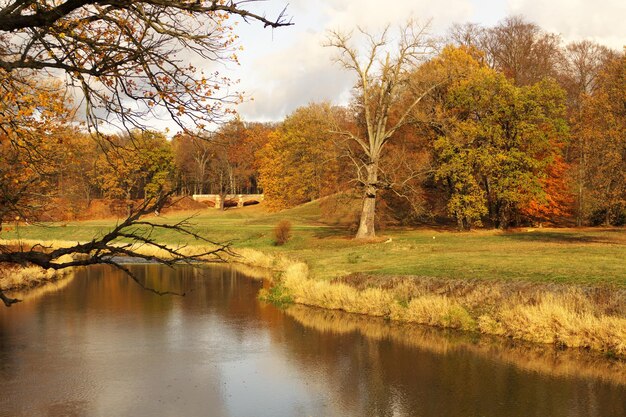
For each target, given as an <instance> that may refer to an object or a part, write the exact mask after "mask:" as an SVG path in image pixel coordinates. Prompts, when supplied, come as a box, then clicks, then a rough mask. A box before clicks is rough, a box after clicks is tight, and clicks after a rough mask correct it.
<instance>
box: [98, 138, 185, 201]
mask: <svg viewBox="0 0 626 417" xmlns="http://www.w3.org/2000/svg"><path fill="white" fill-rule="evenodd" d="M106 143H107V144H110V148H108V149H106V150H105V152H101V153H100V155H99V156H98V159H97V161H96V181H97V184H98V186H99V187H100V189H101V191H102V193H103V195H104V196H105V197H108V198H117V199H125V200H131V199H143V198H149V197H152V196H155V195H157V194H158V193H159V192H167V191H169V190H171V189H172V180H173V177H174V154H173V153H172V148H171V146H170V144H169V143H168V142H167V140H166V138H165V136H164V135H163V133H159V132H154V131H150V130H144V131H132V132H130V134H128V135H120V136H115V137H110V138H108V140H107V142H106Z"/></svg>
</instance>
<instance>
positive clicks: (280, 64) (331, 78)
mask: <svg viewBox="0 0 626 417" xmlns="http://www.w3.org/2000/svg"><path fill="white" fill-rule="evenodd" d="M323 39H324V38H323V36H322V35H321V34H313V33H303V34H301V35H300V36H298V40H297V41H296V42H295V43H294V44H293V45H291V46H289V47H287V48H284V49H281V50H279V51H276V52H274V53H272V54H269V55H266V56H263V57H260V58H258V59H257V60H256V62H255V63H254V67H255V68H254V71H246V74H247V77H248V78H244V79H243V81H242V84H241V87H243V88H244V90H245V91H246V94H247V95H250V96H252V97H253V98H254V101H251V102H247V103H244V104H243V105H241V106H240V108H239V112H240V113H241V114H242V115H243V116H244V118H245V119H250V120H264V121H268V120H278V119H282V118H283V117H285V116H286V115H287V114H289V113H291V112H292V111H293V110H295V109H296V108H297V107H300V106H304V105H306V104H308V103H310V102H313V101H324V100H328V101H331V102H333V103H336V104H343V102H345V100H346V92H347V90H349V89H350V88H351V86H352V84H353V77H352V75H351V74H350V73H348V72H346V71H343V70H342V69H341V68H340V67H339V66H336V65H333V63H332V54H333V52H334V51H332V50H330V49H328V48H324V47H323V46H322V42H323Z"/></svg>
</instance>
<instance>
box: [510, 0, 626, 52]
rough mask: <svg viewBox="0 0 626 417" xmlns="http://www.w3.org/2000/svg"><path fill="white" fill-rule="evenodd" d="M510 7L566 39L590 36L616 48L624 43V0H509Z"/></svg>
mask: <svg viewBox="0 0 626 417" xmlns="http://www.w3.org/2000/svg"><path fill="white" fill-rule="evenodd" d="M509 7H510V11H511V13H514V14H522V15H524V16H526V17H527V18H529V19H530V20H532V21H533V22H535V23H537V24H538V25H539V26H541V27H542V28H543V29H545V30H547V31H550V32H556V33H560V34H561V35H562V36H563V38H564V39H565V40H566V41H574V40H581V39H591V40H595V41H596V42H599V43H602V44H605V45H607V46H610V47H612V48H616V49H618V50H621V49H622V47H624V45H626V25H624V18H625V17H626V1H624V0H595V1H590V0H550V1H545V0H509Z"/></svg>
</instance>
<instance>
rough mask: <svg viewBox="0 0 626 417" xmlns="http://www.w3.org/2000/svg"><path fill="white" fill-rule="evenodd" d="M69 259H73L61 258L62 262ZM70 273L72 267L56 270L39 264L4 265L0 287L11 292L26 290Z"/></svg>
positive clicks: (0, 272) (0, 274) (1, 271)
mask: <svg viewBox="0 0 626 417" xmlns="http://www.w3.org/2000/svg"><path fill="white" fill-rule="evenodd" d="M69 260H71V258H70V257H69V256H66V257H65V258H64V259H60V261H61V262H63V261H69ZM69 274H71V270H70V269H62V270H58V271H55V270H53V269H47V270H46V269H43V268H40V267H38V266H13V265H11V266H4V267H2V268H0V288H2V289H3V290H5V291H8V292H11V293H15V292H24V291H26V290H30V289H33V288H36V287H39V286H41V285H43V284H46V283H49V282H54V281H58V280H60V279H61V278H64V277H66V276H68V275H69Z"/></svg>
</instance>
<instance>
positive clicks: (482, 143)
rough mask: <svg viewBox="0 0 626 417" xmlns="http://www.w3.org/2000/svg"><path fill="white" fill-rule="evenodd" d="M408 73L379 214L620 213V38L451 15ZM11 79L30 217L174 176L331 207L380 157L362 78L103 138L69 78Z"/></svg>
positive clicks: (542, 218) (624, 212)
mask: <svg viewBox="0 0 626 417" xmlns="http://www.w3.org/2000/svg"><path fill="white" fill-rule="evenodd" d="M403 70H405V69H403ZM406 75H407V77H406V79H407V80H410V82H406V83H405V84H403V85H400V87H399V88H398V89H396V90H394V93H393V94H394V95H395V96H394V102H395V103H398V104H399V105H396V106H395V107H393V108H390V109H389V110H390V111H389V113H388V116H386V118H388V119H389V121H391V122H393V120H394V118H395V119H398V118H400V117H404V116H405V115H404V110H405V109H407V108H408V106H409V105H408V103H412V102H413V100H414V98H415V96H416V94H423V93H424V92H425V91H426V92H427V94H424V96H423V99H421V100H420V101H419V105H416V106H415V107H414V108H413V107H411V111H410V114H408V119H407V122H406V123H403V124H402V125H401V127H400V128H398V129H397V130H396V131H394V132H393V140H390V141H389V142H388V143H387V144H386V147H385V148H384V151H383V152H382V153H381V155H380V158H378V157H377V158H378V159H377V160H376V163H377V164H379V174H378V177H377V179H376V181H377V184H376V188H377V190H380V193H379V201H380V202H382V204H379V208H382V210H378V212H377V214H376V215H377V216H378V220H379V221H380V222H387V223H389V222H391V223H395V224H415V223H419V222H433V221H437V222H454V223H455V224H456V225H458V227H459V228H461V229H469V228H472V227H479V226H486V227H499V228H506V227H511V226H520V225H533V224H560V225H574V224H576V225H601V224H606V225H623V224H625V223H626V180H625V176H626V56H625V55H624V52H623V51H614V50H611V49H609V48H607V47H605V46H602V45H599V44H596V43H593V42H590V41H580V42H574V43H569V44H564V42H563V41H562V39H561V38H560V37H559V36H558V35H555V34H551V33H548V32H545V31H543V30H542V29H541V28H539V27H538V26H537V25H535V24H533V23H530V22H527V21H525V20H524V19H523V18H521V17H511V18H508V19H506V20H504V21H502V22H501V23H499V24H497V25H496V26H494V27H488V28H485V27H480V26H477V25H473V24H466V25H455V26H453V27H452V28H451V30H450V32H449V34H448V36H447V38H446V40H445V42H439V43H437V44H436V46H434V47H433V49H432V52H430V53H429V54H428V55H427V56H425V57H424V59H421V60H419V61H416V62H415V63H414V65H413V66H412V67H411V68H410V71H409V73H407V74H406ZM373 82H375V80H373ZM42 83H48V84H47V85H49V88H47V89H42V88H41V85H42ZM15 91H17V93H14V94H15V95H16V97H12V98H11V99H12V100H15V101H16V102H18V103H20V111H19V113H18V119H16V120H13V123H14V125H15V126H16V127H15V128H16V129H19V130H20V131H21V133H22V134H21V135H20V139H19V141H21V143H22V144H24V146H19V143H20V142H19V141H18V142H15V141H12V142H11V141H0V143H1V144H2V148H1V149H0V152H1V154H2V158H1V159H0V176H2V181H0V184H2V189H1V190H0V193H1V194H2V198H3V200H4V201H12V199H13V200H15V201H20V202H21V204H22V205H23V207H24V208H22V209H21V210H22V216H23V217H26V218H28V217H32V218H34V217H37V215H38V213H40V212H41V211H42V210H43V209H44V208H45V207H46V204H47V203H49V202H50V201H56V202H57V203H58V202H62V204H64V206H65V208H66V209H67V211H68V212H71V211H74V212H76V213H78V212H80V211H81V210H84V209H85V206H86V205H88V204H89V202H90V201H92V200H94V199H101V198H105V199H111V200H120V201H129V200H136V199H143V198H145V197H146V196H149V195H151V194H153V193H157V192H161V191H162V190H164V189H177V190H178V192H179V193H180V194H181V195H191V194H238V193H259V192H263V193H264V194H265V202H266V204H267V206H268V207H270V208H271V209H275V210H279V209H283V208H288V207H293V206H296V205H298V204H302V203H304V202H307V201H311V200H313V199H317V198H321V197H329V199H332V200H333V202H334V203H333V207H330V208H328V211H329V213H328V215H329V216H331V215H337V213H338V212H340V211H342V210H339V209H338V208H337V207H344V208H345V207H347V208H351V207H355V206H356V205H358V204H360V203H358V202H359V201H360V200H361V199H362V198H363V193H362V192H360V191H359V187H361V188H362V187H363V184H364V182H363V181H362V180H361V178H362V176H363V175H364V174H363V169H364V167H367V164H368V163H370V162H367V163H366V162H364V161H365V159H364V158H365V156H364V155H365V154H364V152H363V149H361V148H362V147H363V144H362V143H360V142H359V141H358V140H354V138H358V137H368V136H367V135H364V130H367V129H372V126H369V125H368V124H367V123H365V118H366V114H365V113H366V112H367V111H371V112H376V111H379V109H378V108H375V107H372V108H365V107H364V106H363V105H362V103H363V100H362V99H363V97H362V95H363V94H369V92H368V91H367V90H363V89H355V92H354V94H353V100H352V102H351V104H349V105H347V106H343V107H340V106H332V105H330V104H329V103H311V104H309V105H307V106H305V107H301V108H299V109H297V110H295V111H294V112H293V113H291V114H290V115H288V116H287V117H286V118H285V119H284V120H283V121H281V122H277V123H251V122H246V121H243V120H241V119H234V120H232V121H230V122H228V123H225V124H223V125H222V126H221V127H220V128H219V129H217V130H216V131H215V132H211V133H207V132H200V133H196V134H191V133H180V134H177V135H175V136H174V137H173V138H171V139H168V138H167V135H166V133H165V132H158V131H150V130H132V129H129V132H128V133H126V134H120V135H111V136H105V135H101V136H100V137H99V138H98V139H99V140H96V141H94V140H93V137H92V135H89V134H86V133H84V132H82V131H81V128H80V126H78V125H76V123H75V122H74V121H73V120H74V119H73V112H74V110H73V104H72V103H71V102H70V101H69V100H68V99H67V97H66V96H65V93H64V92H63V90H62V89H61V88H60V86H59V85H56V84H54V83H53V82H47V81H45V80H39V81H38V83H37V89H35V88H34V87H29V84H28V83H25V84H24V85H22V86H20V88H19V89H16V90H15ZM360 95H361V96H360ZM402 103H407V104H406V105H404V106H403V105H402ZM0 117H1V116H0ZM387 121H388V120H385V122H387ZM374 128H375V126H374ZM370 133H371V132H370ZM0 134H3V135H8V134H12V133H11V132H2V133H0ZM370 137H371V136H370ZM27 142H28V143H27ZM33 150H36V151H33ZM25 202H26V203H25ZM7 212H9V211H7ZM14 212H15V210H12V211H11V213H14ZM0 216H5V213H0ZM357 217H358V208H357V209H355V212H354V221H355V222H356V221H358V219H357Z"/></svg>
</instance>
